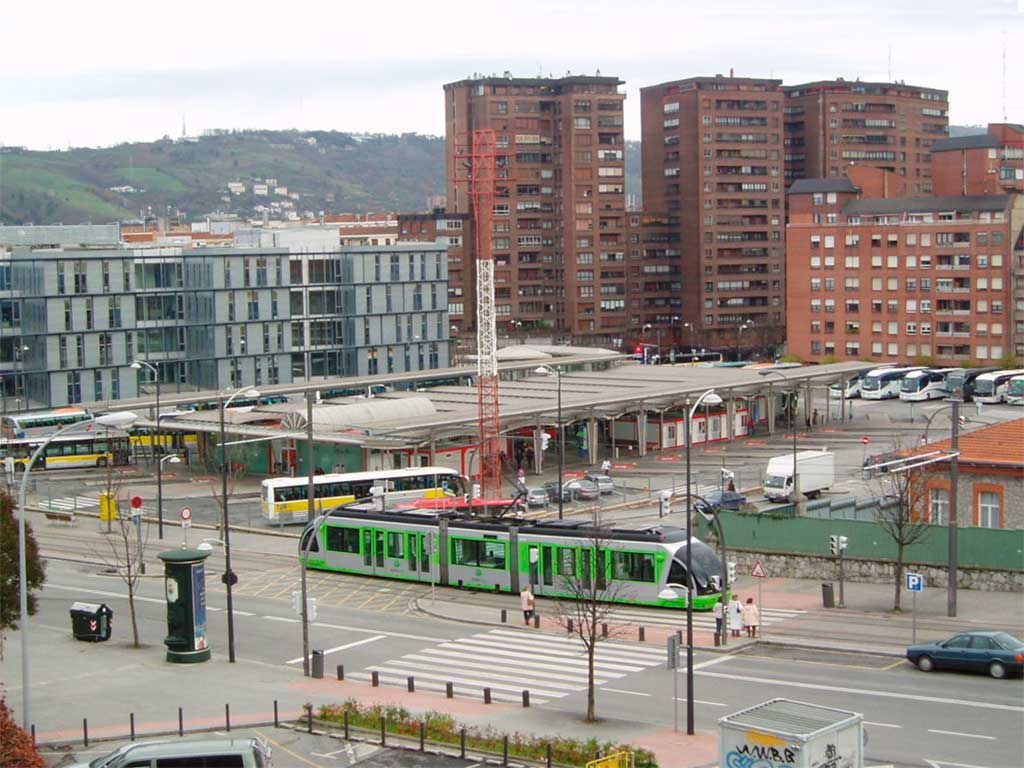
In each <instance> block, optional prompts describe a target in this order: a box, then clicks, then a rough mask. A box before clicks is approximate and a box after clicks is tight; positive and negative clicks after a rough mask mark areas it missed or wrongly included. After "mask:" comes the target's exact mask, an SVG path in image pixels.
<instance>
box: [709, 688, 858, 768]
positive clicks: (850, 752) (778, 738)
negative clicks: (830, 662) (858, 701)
mask: <svg viewBox="0 0 1024 768" xmlns="http://www.w3.org/2000/svg"><path fill="white" fill-rule="evenodd" d="M718 727H719V735H720V738H719V742H718V743H719V763H718V764H719V765H720V766H722V768H864V723H863V716H862V715H859V714H857V713H855V712H847V711H845V710H842V709H833V708H832V707H822V706H819V705H817V704H806V703H804V702H800V701H791V700H789V699H772V700H771V701H766V702H764V703H763V704H758V705H757V706H755V707H750V708H749V709H744V710H742V711H740V712H734V713H733V714H731V715H726V716H725V717H723V718H722V719H721V720H719V721H718Z"/></svg>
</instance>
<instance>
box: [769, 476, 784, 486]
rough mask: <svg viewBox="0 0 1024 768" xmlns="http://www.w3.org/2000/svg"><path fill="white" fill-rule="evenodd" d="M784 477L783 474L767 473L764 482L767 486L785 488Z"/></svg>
mask: <svg viewBox="0 0 1024 768" xmlns="http://www.w3.org/2000/svg"><path fill="white" fill-rule="evenodd" d="M786 479H787V478H786V477H784V476H783V475H768V477H767V478H765V481H764V484H765V486H766V487H768V488H785V487H786Z"/></svg>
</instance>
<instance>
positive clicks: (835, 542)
mask: <svg viewBox="0 0 1024 768" xmlns="http://www.w3.org/2000/svg"><path fill="white" fill-rule="evenodd" d="M828 551H829V552H831V553H832V554H833V555H838V554H839V537H838V536H835V535H832V536H829V537H828Z"/></svg>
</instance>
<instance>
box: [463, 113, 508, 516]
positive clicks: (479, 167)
mask: <svg viewBox="0 0 1024 768" xmlns="http://www.w3.org/2000/svg"><path fill="white" fill-rule="evenodd" d="M497 154H498V153H497V146H496V138H495V135H494V131H493V130H477V131H473V152H472V154H471V155H470V158H471V167H470V195H471V196H472V198H473V225H474V228H475V229H476V260H477V262H476V294H477V295H476V311H477V323H476V341H477V374H478V376H477V378H478V387H477V391H478V393H479V406H480V493H481V495H482V496H483V497H484V498H487V497H498V496H500V495H501V469H502V468H501V455H502V450H501V444H502V441H501V411H500V407H501V400H500V396H499V391H498V336H497V324H496V318H495V313H494V250H493V245H492V236H493V235H492V230H493V226H492V222H491V219H492V218H493V216H494V185H495V179H496V178H497Z"/></svg>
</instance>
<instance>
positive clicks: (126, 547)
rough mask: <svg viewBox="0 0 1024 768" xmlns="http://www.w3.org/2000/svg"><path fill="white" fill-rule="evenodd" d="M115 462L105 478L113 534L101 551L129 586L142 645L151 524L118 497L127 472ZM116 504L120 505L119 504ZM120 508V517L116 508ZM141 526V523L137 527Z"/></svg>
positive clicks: (135, 641)
mask: <svg viewBox="0 0 1024 768" xmlns="http://www.w3.org/2000/svg"><path fill="white" fill-rule="evenodd" d="M114 464H115V462H113V461H110V462H108V463H107V468H106V472H105V474H104V479H103V485H102V489H103V493H104V494H106V496H107V499H109V500H110V501H109V503H110V506H109V507H108V509H109V510H110V514H109V515H108V516H107V530H106V531H105V533H107V534H109V536H108V537H107V538H106V544H107V548H108V550H109V551H105V552H98V553H97V554H98V556H99V557H100V559H101V560H102V561H103V562H104V563H105V564H106V565H107V567H108V568H110V569H111V570H112V571H113V572H114V573H116V574H117V575H118V577H119V578H120V579H121V581H123V582H124V583H125V586H126V587H127V588H128V614H129V617H130V619H131V624H132V646H133V647H135V648H139V647H141V642H140V641H139V624H138V617H137V614H136V611H135V594H136V591H137V589H138V584H139V577H140V576H141V575H142V573H143V568H144V565H143V561H144V558H145V554H146V544H147V543H148V541H149V527H148V526H143V522H142V516H141V515H139V516H138V518H137V522H136V519H133V518H132V516H131V513H130V510H128V509H125V508H124V506H125V505H123V504H121V503H120V502H119V501H117V499H118V497H119V496H120V494H121V489H122V486H123V485H124V476H123V475H122V473H121V472H120V471H119V470H118V469H117V468H116V467H115V466H114ZM115 505H116V506H115ZM115 509H116V510H117V514H116V519H115V514H114V510H115ZM136 526H137V527H136Z"/></svg>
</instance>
